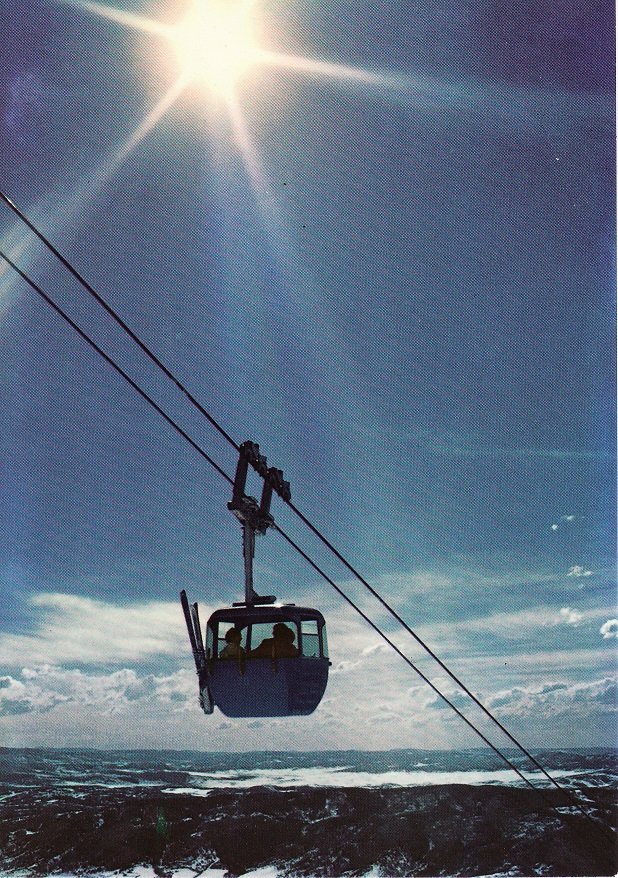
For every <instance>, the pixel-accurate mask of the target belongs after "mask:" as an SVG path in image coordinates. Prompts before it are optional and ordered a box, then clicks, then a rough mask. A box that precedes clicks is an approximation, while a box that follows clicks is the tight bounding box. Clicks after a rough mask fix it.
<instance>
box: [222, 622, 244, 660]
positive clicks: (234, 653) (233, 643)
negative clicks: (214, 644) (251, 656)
mask: <svg viewBox="0 0 618 878" xmlns="http://www.w3.org/2000/svg"><path fill="white" fill-rule="evenodd" d="M241 640H242V634H241V633H240V631H239V630H238V628H230V629H229V631H228V632H227V633H226V635H225V641H226V643H227V646H224V647H223V649H222V650H221V652H220V653H219V658H223V659H230V658H244V657H245V651H244V649H243V648H242V646H241V645H240V641H241Z"/></svg>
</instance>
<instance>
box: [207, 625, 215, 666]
mask: <svg viewBox="0 0 618 878" xmlns="http://www.w3.org/2000/svg"><path fill="white" fill-rule="evenodd" d="M214 644H215V632H214V631H213V629H212V627H211V626H210V625H207V626H206V658H212V657H213V655H214V652H213V649H214Z"/></svg>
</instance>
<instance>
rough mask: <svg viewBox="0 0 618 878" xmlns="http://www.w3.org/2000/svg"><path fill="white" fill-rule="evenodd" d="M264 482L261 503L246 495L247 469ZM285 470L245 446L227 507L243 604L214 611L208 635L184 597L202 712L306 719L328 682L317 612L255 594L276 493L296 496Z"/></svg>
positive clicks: (320, 619)
mask: <svg viewBox="0 0 618 878" xmlns="http://www.w3.org/2000/svg"><path fill="white" fill-rule="evenodd" d="M249 464H251V465H252V466H253V467H254V468H255V469H256V470H257V471H258V473H259V474H260V475H262V476H263V478H264V490H263V492H262V499H261V501H260V504H259V505H258V503H257V500H256V499H255V498H254V497H247V496H246V495H245V493H244V490H245V484H246V479H247V471H248V466H249ZM282 476H283V474H282V473H281V470H275V469H274V468H272V467H271V468H270V469H268V468H267V467H266V458H265V457H263V456H262V455H260V454H259V446H258V445H256V444H255V443H253V442H244V443H243V444H242V445H241V446H240V457H239V461H238V466H237V469H236V477H235V479H234V491H233V496H232V501H231V503H228V509H230V511H231V512H233V513H234V515H235V516H236V517H237V518H238V520H239V521H240V524H241V527H242V535H243V557H244V566H245V600H244V601H243V602H240V603H234V604H233V605H232V606H231V607H228V608H224V609H219V610H215V611H214V613H213V614H212V615H211V617H210V618H209V620H208V622H207V624H206V637H205V644H204V639H203V638H202V630H201V623H200V618H199V610H198V605H197V604H193V605H192V606H189V601H188V599H187V595H186V593H185V592H184V591H182V592H181V593H180V600H181V604H182V608H183V612H184V616H185V622H186V625H187V630H188V632H189V641H190V643H191V649H192V652H193V658H194V661H195V666H196V670H197V675H198V681H199V698H200V705H201V707H202V709H203V711H204V712H205V713H207V714H210V713H212V712H213V710H214V707H215V705H216V706H217V707H218V708H219V709H220V710H221V712H222V713H224V714H225V715H226V716H230V717H266V716H273V717H275V716H301V715H307V714H310V713H313V711H314V710H315V709H316V707H317V706H318V704H319V703H320V701H321V699H322V696H323V695H324V692H325V690H326V684H327V682H328V668H329V666H330V661H329V660H328V646H327V639H326V623H325V621H324V616H323V615H322V613H320V612H319V610H315V609H311V608H309V607H297V606H296V605H295V604H281V603H278V602H277V599H276V597H275V596H274V595H258V594H257V593H256V592H255V591H254V589H253V557H254V554H255V535H256V533H261V534H264V533H266V531H267V529H268V528H269V527H271V526H273V525H274V523H275V522H274V519H273V517H272V515H271V514H270V502H271V498H272V491H273V490H275V491H276V492H277V493H278V494H280V496H282V497H283V498H284V499H287V500H289V499H290V487H289V484H288V483H287V482H284V481H283V478H282Z"/></svg>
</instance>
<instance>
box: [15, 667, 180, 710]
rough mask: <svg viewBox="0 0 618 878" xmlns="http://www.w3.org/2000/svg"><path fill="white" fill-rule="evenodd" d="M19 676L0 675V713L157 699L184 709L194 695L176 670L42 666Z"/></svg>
mask: <svg viewBox="0 0 618 878" xmlns="http://www.w3.org/2000/svg"><path fill="white" fill-rule="evenodd" d="M20 676H21V679H18V678H16V677H11V676H5V677H0V716H2V715H4V716H6V715H15V714H25V713H39V714H40V713H48V712H49V711H51V710H53V709H54V708H55V707H57V706H59V705H63V706H67V705H79V706H81V707H83V708H91V709H93V710H94V712H95V713H98V714H100V713H103V714H105V713H112V712H114V711H117V710H119V709H121V708H122V707H123V705H126V704H128V703H129V702H134V701H141V702H160V703H162V704H169V705H171V706H172V707H175V708H179V709H186V708H187V707H188V706H189V704H192V703H193V702H194V701H195V700H196V691H197V689H196V684H195V676H194V675H193V674H191V673H190V672H189V671H186V670H181V671H177V672H176V673H174V674H171V675H169V676H155V675H153V674H147V675H145V676H142V677H140V676H139V675H138V673H137V672H136V671H135V670H132V669H129V668H123V669H122V670H119V671H114V672H113V673H110V674H88V673H85V672H84V671H82V670H73V669H71V670H68V669H66V668H62V667H54V666H51V665H42V666H39V667H34V668H24V669H23V670H22V672H21V675H20Z"/></svg>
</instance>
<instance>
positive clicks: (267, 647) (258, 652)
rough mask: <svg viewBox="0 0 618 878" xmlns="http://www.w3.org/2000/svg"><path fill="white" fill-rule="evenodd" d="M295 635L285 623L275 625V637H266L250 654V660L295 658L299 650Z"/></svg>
mask: <svg viewBox="0 0 618 878" xmlns="http://www.w3.org/2000/svg"><path fill="white" fill-rule="evenodd" d="M294 637H295V634H294V632H293V631H292V629H291V628H288V626H287V625H284V624H283V622H277V623H276V624H275V625H273V636H272V637H266V638H265V639H264V640H263V641H262V642H261V643H260V645H259V646H258V647H256V648H255V649H252V650H251V652H250V653H249V656H250V658H274V659H275V658H295V657H296V656H297V655H298V650H297V649H296V647H295V646H294Z"/></svg>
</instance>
